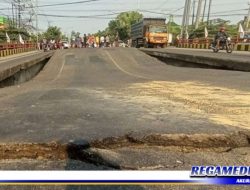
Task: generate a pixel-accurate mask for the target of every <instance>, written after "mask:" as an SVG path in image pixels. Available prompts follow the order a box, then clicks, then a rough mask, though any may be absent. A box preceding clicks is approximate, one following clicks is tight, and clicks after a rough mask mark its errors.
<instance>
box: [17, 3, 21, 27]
mask: <svg viewBox="0 0 250 190" xmlns="http://www.w3.org/2000/svg"><path fill="white" fill-rule="evenodd" d="M20 27H21V0H18V28H20Z"/></svg>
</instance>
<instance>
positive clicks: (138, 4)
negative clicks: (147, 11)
mask: <svg viewBox="0 0 250 190" xmlns="http://www.w3.org/2000/svg"><path fill="white" fill-rule="evenodd" d="M140 7H141V0H137V11H139V10H140Z"/></svg>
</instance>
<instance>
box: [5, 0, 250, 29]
mask: <svg viewBox="0 0 250 190" xmlns="http://www.w3.org/2000/svg"><path fill="white" fill-rule="evenodd" d="M9 1H10V0H0V15H1V14H6V15H11V10H10V9H9V10H1V8H7V7H8V8H10V7H11V6H10V4H9V3H8V2H9ZM33 1H34V0H33ZM75 1H79V0H38V2H39V5H44V4H54V3H67V2H75ZM248 2H249V0H218V1H215V0H213V4H212V9H211V18H218V17H221V18H223V19H225V20H231V21H232V22H233V23H236V22H238V21H239V20H242V19H243V18H244V15H247V14H248V10H247V9H248V7H249V6H248ZM184 4H185V0H99V1H96V2H89V3H84V4H75V5H65V6H53V7H40V8H39V13H40V14H47V15H67V16H68V15H70V16H93V15H107V16H103V17H105V18H102V19H100V18H95V19H93V18H91V19H90V18H55V17H50V16H39V28H40V29H41V30H45V29H46V28H47V26H48V25H56V26H59V27H60V28H61V29H62V31H63V32H64V33H68V34H69V33H70V32H71V31H72V30H75V31H79V32H80V33H81V34H83V33H94V32H96V31H98V30H103V29H105V27H106V26H107V25H108V22H109V21H110V19H112V18H114V17H115V16H116V15H117V14H118V13H120V12H123V11H130V10H141V12H142V13H143V14H144V16H145V17H165V18H167V19H168V18H169V16H168V15H164V14H169V13H171V14H173V15H174V21H175V22H177V23H180V22H181V15H182V14H183V7H184ZM151 12H156V13H163V14H156V13H151ZM24 14H25V13H24ZM190 20H191V19H190Z"/></svg>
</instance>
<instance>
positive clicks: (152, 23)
mask: <svg viewBox="0 0 250 190" xmlns="http://www.w3.org/2000/svg"><path fill="white" fill-rule="evenodd" d="M165 22H166V19H163V18H144V19H142V20H141V21H140V22H138V23H135V24H133V25H132V26H131V39H132V46H133V47H136V48H140V47H145V48H156V47H162V48H163V47H166V46H167V44H168V32H167V25H166V23H165Z"/></svg>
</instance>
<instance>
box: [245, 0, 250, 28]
mask: <svg viewBox="0 0 250 190" xmlns="http://www.w3.org/2000/svg"><path fill="white" fill-rule="evenodd" d="M248 5H249V9H248V16H247V25H246V31H247V30H248V26H249V22H250V1H249V3H248Z"/></svg>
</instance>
